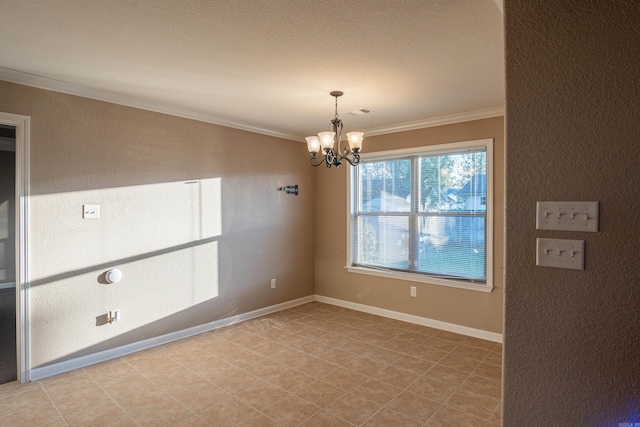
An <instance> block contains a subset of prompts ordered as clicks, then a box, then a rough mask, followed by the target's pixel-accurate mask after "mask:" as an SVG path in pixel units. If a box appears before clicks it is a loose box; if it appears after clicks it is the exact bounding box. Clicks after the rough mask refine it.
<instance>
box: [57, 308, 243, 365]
mask: <svg viewBox="0 0 640 427" xmlns="http://www.w3.org/2000/svg"><path fill="white" fill-rule="evenodd" d="M210 305H211V304H210V301H205V302H203V303H200V304H197V305H194V306H193V307H189V308H187V309H185V310H181V311H180V312H177V313H174V314H172V315H170V316H166V317H164V318H162V319H158V320H156V321H153V322H150V323H148V324H145V325H143V326H140V327H137V328H135V329H131V330H129V331H127V332H124V333H122V334H120V335H117V336H114V337H113V338H109V339H106V340H103V341H101V342H99V343H97V344H94V345H90V346H87V347H85V348H82V349H81V350H78V351H75V352H73V353H70V354H67V355H65V356H64V357H60V358H57V359H54V360H52V361H50V362H48V363H47V365H51V364H55V363H59V362H64V361H66V360H72V359H75V358H78V357H82V356H86V355H89V354H94V353H98V352H101V351H105V350H109V349H113V348H117V347H121V346H124V345H127V344H131V343H135V342H138V341H139V337H140V336H143V335H151V336H152V337H157V336H161V335H164V334H167V333H170V332H175V331H176V325H180V324H183V323H184V321H185V319H189V322H191V321H192V320H193V319H194V317H195V318H199V319H200V320H201V321H200V322H199V324H206V323H209V322H211V321H212V320H210V319H207V318H206V316H203V313H205V312H207V311H208V310H207V309H208V307H210ZM234 314H237V310H236V306H235V304H234V300H233V299H227V300H226V302H225V305H224V306H223V307H221V306H220V305H218V307H217V309H216V317H218V318H219V319H225V318H228V317H231V316H233V315H234ZM103 316H106V315H103ZM128 322H129V320H128V319H126V318H123V320H122V321H121V322H119V323H106V324H104V325H102V326H100V327H101V328H110V329H111V330H113V329H122V328H123V327H126V325H127V323H128ZM177 330H180V329H177Z"/></svg>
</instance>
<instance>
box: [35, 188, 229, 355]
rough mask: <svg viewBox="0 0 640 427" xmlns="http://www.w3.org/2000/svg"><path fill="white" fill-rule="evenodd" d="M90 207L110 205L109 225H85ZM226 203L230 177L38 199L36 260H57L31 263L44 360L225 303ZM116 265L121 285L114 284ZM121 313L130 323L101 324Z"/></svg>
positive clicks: (103, 220)
mask: <svg viewBox="0 0 640 427" xmlns="http://www.w3.org/2000/svg"><path fill="white" fill-rule="evenodd" d="M85 204H92V205H100V218H93V219H87V218H83V217H82V216H83V215H82V214H83V209H82V207H83V205H85ZM221 205H222V182H221V178H211V179H201V180H191V181H180V182H168V183H158V184H152V185H139V186H129V187H118V188H107V189H96V190H86V191H77V192H68V193H58V194H45V195H34V196H32V197H31V200H30V214H31V227H30V245H31V250H32V252H31V253H33V254H47V256H42V255H40V256H39V257H38V259H32V260H30V261H31V262H30V264H31V266H32V270H31V291H30V293H31V301H32V310H31V326H32V333H33V335H34V340H33V342H34V343H38V344H36V345H35V346H34V349H33V350H34V355H36V359H39V360H42V361H45V360H52V359H56V358H59V357H64V355H68V354H73V353H74V352H77V351H81V350H82V349H85V348H88V347H90V346H92V345H95V344H97V343H100V342H103V341H105V340H109V339H110V338H113V337H114V336H117V335H121V334H125V333H128V332H132V333H134V334H136V333H138V332H136V331H137V330H140V329H143V328H145V327H150V325H152V324H154V322H157V321H160V320H161V319H165V318H167V317H169V316H172V315H177V316H185V315H187V314H185V313H187V311H188V310H189V309H190V308H191V307H194V306H196V305H198V304H201V303H204V302H206V301H209V300H212V299H215V298H217V297H218V296H219V244H218V240H219V238H220V237H221V233H222V214H221V212H222V207H221ZM111 268H118V269H119V270H121V271H122V275H123V276H122V280H121V281H120V282H118V283H111V284H110V283H107V282H106V280H105V279H104V274H105V272H106V271H107V270H109V269H111ZM61 307H68V308H69V309H65V310H61ZM116 309H118V310H120V311H121V313H122V319H123V320H122V321H121V322H119V323H117V324H114V325H107V326H99V325H97V324H96V321H95V319H96V318H98V317H99V316H101V315H104V314H105V313H108V312H109V311H110V310H116ZM36 336H37V337H36ZM51 340H55V342H49V341H51ZM36 347H37V348H36ZM37 364H38V360H34V366H36V365H37Z"/></svg>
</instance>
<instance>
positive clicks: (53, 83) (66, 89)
mask: <svg viewBox="0 0 640 427" xmlns="http://www.w3.org/2000/svg"><path fill="white" fill-rule="evenodd" d="M0 80H5V81H8V82H11V83H17V84H22V85H26V86H32V87H37V88H40V89H46V90H51V91H54V92H61V93H66V94H68V95H74V96H80V97H83V98H90V99H95V100H97V101H104V102H110V103H112V104H118V105H124V106H127V107H133V108H139V109H142V110H148V111H154V112H156V113H162V114H169V115H172V116H177V117H183V118H186V119H191V120H197V121H200V122H205V123H211V124H214V125H218V126H226V127H230V128H234V129H239V130H243V131H247V132H253V133H259V134H262V135H267V136H272V137H276V138H283V139H289V140H294V141H300V142H304V139H301V138H300V136H299V135H293V134H288V133H284V132H278V131H274V130H272V129H266V128H262V127H258V126H252V125H249V124H246V123H239V122H234V121H230V120H226V119H222V118H220V117H215V116H210V115H206V114H202V113H197V112H193V111H189V110H187V109H181V108H176V107H175V106H171V105H168V104H163V103H157V102H150V101H144V100H141V99H138V98H134V97H132V96H128V95H123V94H118V93H114V92H109V91H105V90H101V89H94V88H90V87H87V86H82V85H77V84H74V83H68V82H64V81H61V80H56V79H51V78H48V77H43V76H38V75H35V74H30V73H25V72H22V71H17V70H12V69H9V68H2V67H0ZM503 115H504V106H500V107H493V108H487V109H484V110H476V111H470V112H466V113H458V114H450V115H446V116H440V117H432V118H428V119H423V120H417V121H413V122H405V123H399V124H395V125H391V126H381V127H377V128H372V129H364V132H365V134H366V136H376V135H384V134H389V133H395V132H404V131H408V130H415V129H423V128H428V127H433V126H442V125H450V124H455V123H462V122H468V121H472V120H481V119H488V118H492V117H499V116H503Z"/></svg>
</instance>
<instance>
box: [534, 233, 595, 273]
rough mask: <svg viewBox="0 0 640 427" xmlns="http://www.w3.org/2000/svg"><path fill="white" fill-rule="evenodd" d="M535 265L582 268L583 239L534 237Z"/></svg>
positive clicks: (571, 268) (572, 268)
mask: <svg viewBox="0 0 640 427" xmlns="http://www.w3.org/2000/svg"><path fill="white" fill-rule="evenodd" d="M536 265H538V266H541V267H555V268H568V269H570V270H584V240H566V239H542V238H538V239H536Z"/></svg>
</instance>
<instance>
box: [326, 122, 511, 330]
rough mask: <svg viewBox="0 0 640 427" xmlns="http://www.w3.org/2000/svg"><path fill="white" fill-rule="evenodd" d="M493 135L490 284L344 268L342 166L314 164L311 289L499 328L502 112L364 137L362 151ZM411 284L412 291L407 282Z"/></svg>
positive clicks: (344, 175)
mask: <svg viewBox="0 0 640 427" xmlns="http://www.w3.org/2000/svg"><path fill="white" fill-rule="evenodd" d="M484 138H493V139H494V159H495V167H494V183H495V188H494V199H495V208H494V258H493V261H494V262H493V264H494V286H495V288H494V289H493V292H491V293H484V292H478V291H470V290H464V289H457V288H450V287H444V286H438V285H431V284H426V283H417V282H409V281H405V280H393V279H388V278H382V277H376V276H369V275H363V274H356V273H349V272H347V270H346V269H345V268H344V267H345V265H346V262H347V261H346V248H347V235H346V229H347V195H346V190H347V183H346V179H347V172H348V169H347V168H348V167H349V166H346V167H345V166H342V167H341V168H340V169H337V170H336V169H334V168H331V169H327V168H326V167H320V168H318V170H317V176H316V210H317V212H316V222H315V228H316V244H315V248H316V257H315V260H316V267H315V277H316V293H317V294H319V295H323V296H327V297H332V298H338V299H342V300H345V301H351V302H356V303H360V304H366V305H370V306H374V307H380V308H384V309H388V310H394V311H399V312H402V313H408V314H412V315H416V316H422V317H426V318H430V319H435V320H439V321H442V322H449V323H453V324H456V325H462V326H467V327H471V328H476V329H481V330H485V331H490V332H496V333H502V312H503V274H504V268H503V260H504V256H503V253H504V252H503V241H504V233H503V230H504V221H503V217H504V215H503V212H504V149H503V147H504V121H503V118H502V117H497V118H493V119H485V120H477V121H472V122H466V123H459V124H455V125H447V126H439V127H431V128H425V129H420V130H414V131H407V132H400V133H395V134H389V135H381V136H375V137H368V138H365V141H364V146H363V153H364V154H363V156H366V153H370V152H374V151H384V150H390V149H399V148H409V147H417V146H423V145H432V144H441V143H448V142H458V141H469V140H475V139H484ZM411 286H416V287H417V295H418V296H417V297H415V298H414V297H411V296H410V289H409V288H410V287H411Z"/></svg>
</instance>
